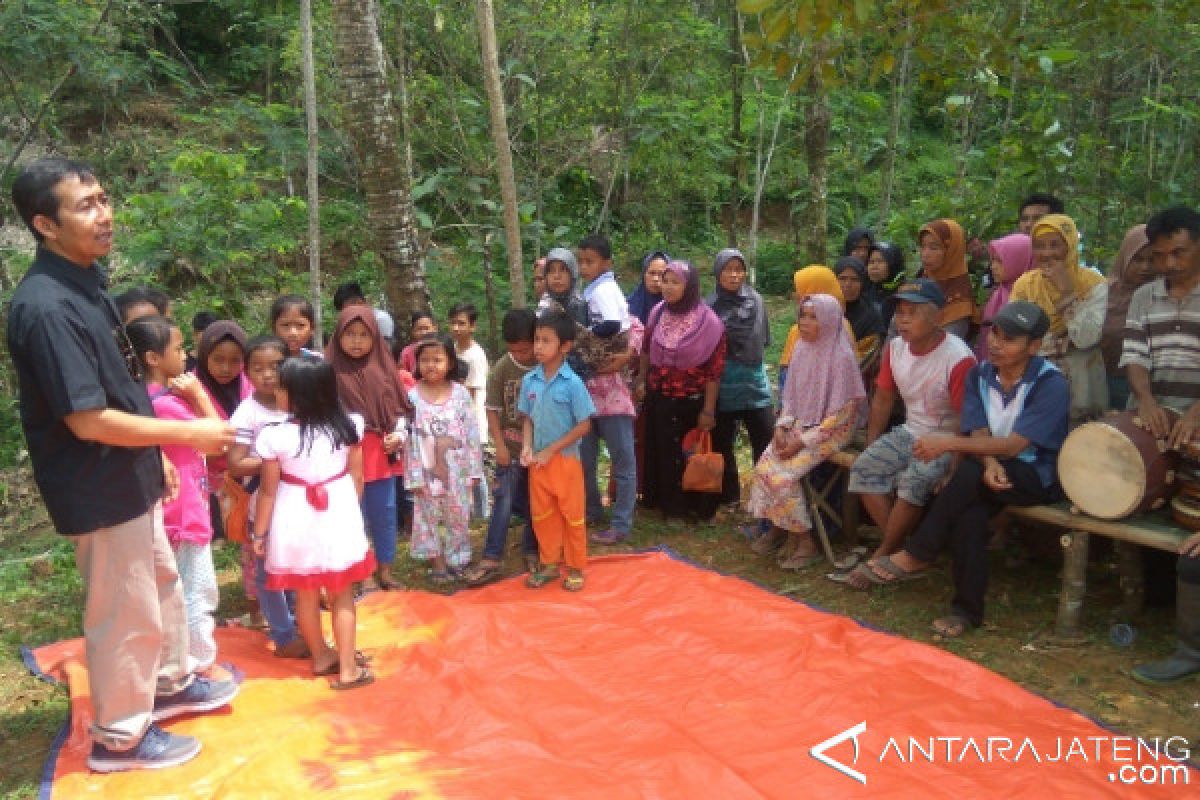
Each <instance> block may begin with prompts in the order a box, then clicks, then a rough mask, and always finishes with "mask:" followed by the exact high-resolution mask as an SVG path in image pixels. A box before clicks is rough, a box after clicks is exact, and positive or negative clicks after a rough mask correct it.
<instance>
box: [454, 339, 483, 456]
mask: <svg viewBox="0 0 1200 800" xmlns="http://www.w3.org/2000/svg"><path fill="white" fill-rule="evenodd" d="M456 347H457V345H456ZM458 359H459V360H460V361H462V362H463V363H464V364H466V365H467V379H466V380H465V381H463V386H465V387H467V390H468V391H469V392H470V393H471V403H472V405H474V407H475V418H476V419H477V420H478V421H479V440H480V442H481V443H486V442H487V440H488V424H487V405H486V401H487V378H488V360H487V353H485V352H483V348H482V347H480V346H479V342H475V341H472V342H471V346H470V347H468V348H467V349H466V350H463V351H461V352H459V353H458Z"/></svg>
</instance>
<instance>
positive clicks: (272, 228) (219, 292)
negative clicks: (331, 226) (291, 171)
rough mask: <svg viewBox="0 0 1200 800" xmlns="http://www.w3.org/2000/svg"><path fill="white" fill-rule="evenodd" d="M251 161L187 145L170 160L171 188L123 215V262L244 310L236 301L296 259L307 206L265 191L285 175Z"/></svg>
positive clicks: (138, 200)
mask: <svg viewBox="0 0 1200 800" xmlns="http://www.w3.org/2000/svg"><path fill="white" fill-rule="evenodd" d="M252 156H253V153H250V154H245V153H236V154H231V153H224V152H220V151H217V150H213V149H210V148H208V147H205V146H203V145H200V144H197V143H185V144H184V145H183V147H182V148H181V150H180V152H178V154H176V155H175V157H174V158H173V159H171V161H170V175H171V178H172V181H171V184H172V185H170V186H169V188H166V189H163V190H159V191H153V192H145V193H142V194H136V195H133V196H132V197H130V198H128V200H127V203H126V205H125V207H124V208H122V210H121V211H120V214H119V217H118V219H119V221H120V223H121V225H122V226H123V227H124V228H125V229H126V230H127V233H126V235H125V239H124V245H123V252H124V254H125V255H126V257H127V258H129V259H131V260H133V261H134V262H135V263H137V264H138V265H139V267H140V269H141V270H142V271H144V272H146V273H148V274H150V275H153V276H154V277H155V278H156V279H157V280H158V281H159V282H160V283H162V284H163V285H165V286H168V287H172V288H174V289H178V288H180V287H184V286H194V285H196V284H200V285H203V286H204V288H205V289H206V290H207V291H208V292H209V293H211V294H214V295H216V297H215V298H214V306H215V307H216V308H217V309H218V310H222V311H226V310H227V311H229V312H232V313H237V312H238V311H240V310H241V303H240V299H239V298H241V297H244V293H245V292H246V291H249V290H253V289H256V288H260V287H262V286H269V285H270V284H271V282H272V277H273V276H274V275H275V274H276V273H277V271H278V268H279V267H280V266H281V265H282V264H284V263H286V262H287V260H288V259H289V258H291V257H292V256H293V255H294V253H295V250H296V248H297V245H298V243H299V242H300V240H301V237H302V234H303V231H304V226H305V213H306V212H305V203H304V201H303V200H302V199H300V198H298V197H288V196H286V195H280V194H278V193H277V192H272V191H268V190H267V186H268V184H270V183H272V182H278V181H279V179H280V176H279V175H278V174H277V173H275V172H271V171H259V170H253V169H252V168H251V166H250V160H251V158H252ZM225 306H229V307H228V308H226V307H225Z"/></svg>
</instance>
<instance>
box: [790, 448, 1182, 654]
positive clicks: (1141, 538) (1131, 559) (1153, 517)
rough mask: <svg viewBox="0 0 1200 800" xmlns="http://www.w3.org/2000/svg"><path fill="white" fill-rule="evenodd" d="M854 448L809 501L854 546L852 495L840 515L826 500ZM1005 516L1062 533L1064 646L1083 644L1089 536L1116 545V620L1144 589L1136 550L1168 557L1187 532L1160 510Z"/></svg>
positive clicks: (1137, 607)
mask: <svg viewBox="0 0 1200 800" xmlns="http://www.w3.org/2000/svg"><path fill="white" fill-rule="evenodd" d="M858 454H859V451H858V450H856V449H855V448H854V447H851V448H849V449H846V450H842V451H840V452H838V453H835V454H834V455H833V456H831V457H830V458H829V461H828V463H830V464H833V465H835V466H836V467H838V475H837V477H836V478H835V479H833V480H830V481H829V482H828V483H827V484H826V485H825V486H824V487H816V486H813V487H812V489H811V496H810V502H811V503H812V504H813V505H814V506H816V507H817V508H816V510H819V511H824V512H825V513H826V515H828V516H831V517H833V518H835V519H836V518H838V516H840V517H841V524H842V534H843V536H845V537H846V539H845V541H846V543H847V544H850V545H853V544H855V543H856V542H857V541H858V524H859V516H860V512H859V502H858V498H857V496H856V495H853V494H850V493H849V492H846V493H845V494H844V496H843V498H842V511H841V514H840V515H838V514H837V513H836V512H835V511H834V509H833V508H832V506H831V505H830V503H829V502H828V501H827V499H826V498H827V497H828V495H829V493H830V492H831V491H832V488H833V487H834V486H836V485H837V484H838V483H839V481H840V479H841V478H842V476H843V473H845V472H847V471H848V470H849V469H850V467H851V466H853V465H854V460H855V459H856V458H857V457H858ZM1006 510H1007V511H1008V513H1009V514H1011V515H1012V516H1013V517H1015V518H1017V519H1023V520H1027V521H1029V522H1036V523H1038V524H1041V525H1048V526H1050V527H1055V528H1061V529H1062V530H1063V531H1064V532H1063V535H1062V538H1061V539H1060V540H1059V542H1060V544H1061V545H1062V548H1063V571H1062V588H1061V589H1060V591H1059V599H1058V615H1057V618H1056V620H1055V626H1054V636H1055V639H1056V641H1059V642H1061V643H1064V644H1072V643H1080V642H1082V641H1084V637H1083V635H1082V628H1081V626H1080V620H1081V618H1082V615H1083V597H1084V594H1085V592H1086V589H1087V562H1088V537H1089V536H1091V535H1096V536H1106V537H1108V538H1110V539H1113V540H1114V541H1115V542H1116V544H1117V564H1118V569H1119V573H1120V576H1121V596H1122V605H1121V615H1122V616H1123V617H1124V618H1126V619H1131V618H1133V617H1134V616H1135V615H1136V614H1138V613H1139V612H1140V611H1141V610H1142V606H1143V602H1144V586H1143V575H1142V558H1141V551H1140V550H1139V547H1138V546H1139V545H1141V546H1145V547H1154V548H1157V549H1159V550H1165V551H1168V552H1171V553H1177V552H1179V546H1180V544H1181V543H1182V542H1183V540H1184V539H1186V538H1187V537H1188V536H1190V535H1191V533H1192V532H1191V531H1189V530H1185V529H1183V528H1180V527H1179V526H1177V525H1176V524H1175V523H1174V522H1173V521H1172V519H1171V517H1170V516H1169V515H1168V514H1167V513H1166V512H1165V511H1161V510H1160V511H1155V512H1152V513H1149V514H1140V515H1138V516H1136V517H1131V518H1128V519H1124V520H1117V521H1113V520H1103V519H1098V518H1096V517H1092V516H1089V515H1087V514H1084V513H1081V512H1078V511H1074V510H1072V508H1071V506H1070V504H1069V503H1057V504H1055V505H1042V506H1024V507H1021V506H1008V507H1007V509H1006Z"/></svg>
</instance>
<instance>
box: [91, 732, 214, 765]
mask: <svg viewBox="0 0 1200 800" xmlns="http://www.w3.org/2000/svg"><path fill="white" fill-rule="evenodd" d="M199 752H200V740H199V739H193V738H192V737H191V736H179V735H178V734H174V733H167V732H166V731H164V730H163V729H162V728H160V727H158V726H157V725H151V726H150V727H149V728H147V729H146V733H145V734H143V735H142V740H141V741H140V742H138V743H137V744H136V745H135V746H133V747H132V748H130V749H128V750H110V749H109V748H107V747H105V746H104V745H102V744H100V743H99V742H97V743H95V744H93V745H92V752H91V753H90V754H89V755H88V760H87V765H88V769H90V770H92V771H94V772H125V771H126V770H131V769H165V768H167V767H177V766H179V765H180V764H183V763H185V762H188V761H191V760H192V759H193V758H195V757H196V754H197V753H199Z"/></svg>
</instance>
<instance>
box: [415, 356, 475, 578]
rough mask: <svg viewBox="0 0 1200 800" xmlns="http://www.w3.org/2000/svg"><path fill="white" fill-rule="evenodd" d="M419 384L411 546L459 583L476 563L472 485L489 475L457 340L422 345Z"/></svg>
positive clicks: (438, 575)
mask: <svg viewBox="0 0 1200 800" xmlns="http://www.w3.org/2000/svg"><path fill="white" fill-rule="evenodd" d="M415 355H416V362H417V371H416V374H415V375H414V377H415V378H416V379H417V386H416V388H415V389H413V390H412V391H410V392H409V395H408V396H409V400H410V401H411V403H412V406H413V419H412V427H411V433H410V436H409V440H408V447H407V448H406V450H405V464H404V483H405V486H406V487H407V488H408V490H409V491H410V492H412V495H413V531H412V543H411V545H410V550H409V552H410V553H411V554H412V557H413V558H416V559H420V560H422V561H431V562H433V571H432V572H431V573H430V577H431V578H432V580H433V582H434V583H438V584H446V583H451V582H453V581H454V580H456V579H457V578H458V576H459V575H460V573H461V571H462V570H463V569H465V568H466V566H467V565H468V564H469V563H470V562H471V540H470V539H469V538H468V530H467V523H468V521H469V520H470V514H471V497H472V491H473V490H474V487H475V485H476V484H478V483H479V482H480V481H481V480H483V449H482V447H481V446H480V443H479V423H478V422H477V421H476V417H475V410H474V406H473V405H472V403H471V396H470V395H469V394H468V393H467V390H466V389H465V388H463V386H462V385H461V384H459V383H457V382H455V381H453V380H451V378H452V376H454V375H455V374H457V372H458V358H457V357H456V356H455V353H454V344H453V343H452V342H451V341H450V339H449V338H447V337H446V336H437V337H434V338H430V339H424V340H422V341H421V342H419V343H418V344H417V348H416V353H415Z"/></svg>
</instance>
